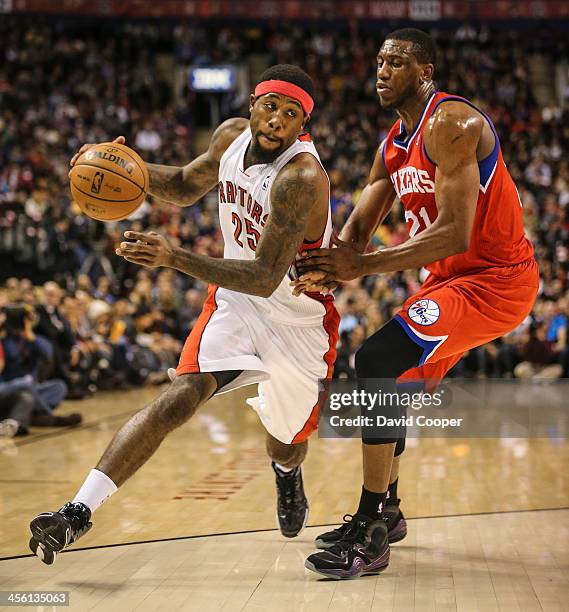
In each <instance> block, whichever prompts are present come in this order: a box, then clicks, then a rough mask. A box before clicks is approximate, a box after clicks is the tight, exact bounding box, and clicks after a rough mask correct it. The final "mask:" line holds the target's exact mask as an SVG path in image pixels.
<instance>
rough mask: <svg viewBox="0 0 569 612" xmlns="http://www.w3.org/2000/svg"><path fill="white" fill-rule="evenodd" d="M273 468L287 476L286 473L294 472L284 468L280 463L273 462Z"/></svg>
mask: <svg viewBox="0 0 569 612" xmlns="http://www.w3.org/2000/svg"><path fill="white" fill-rule="evenodd" d="M275 467H276V468H277V469H278V470H279V472H282V473H283V474H288V472H292V470H294V468H287V467H284V466H282V465H281V464H280V463H277V462H276V461H275Z"/></svg>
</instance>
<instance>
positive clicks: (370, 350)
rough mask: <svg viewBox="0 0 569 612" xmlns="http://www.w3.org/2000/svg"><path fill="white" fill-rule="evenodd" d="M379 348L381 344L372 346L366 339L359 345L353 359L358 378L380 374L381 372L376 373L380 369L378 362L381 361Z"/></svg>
mask: <svg viewBox="0 0 569 612" xmlns="http://www.w3.org/2000/svg"><path fill="white" fill-rule="evenodd" d="M381 350H382V347H381V345H377V344H376V345H375V346H374V345H372V344H371V343H368V342H367V341H366V342H364V343H363V344H362V345H361V346H360V348H359V349H358V350H357V351H356V355H355V360H354V363H355V367H356V375H357V377H358V378H371V377H373V376H376V377H377V376H381V374H378V372H380V371H381V364H380V363H379V362H380V361H381V357H380V354H381V353H380V351H381Z"/></svg>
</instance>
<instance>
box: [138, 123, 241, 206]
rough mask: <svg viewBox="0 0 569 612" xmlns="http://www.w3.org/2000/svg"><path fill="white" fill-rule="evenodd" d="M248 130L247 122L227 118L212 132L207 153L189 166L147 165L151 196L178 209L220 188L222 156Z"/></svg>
mask: <svg viewBox="0 0 569 612" xmlns="http://www.w3.org/2000/svg"><path fill="white" fill-rule="evenodd" d="M248 127H249V120H248V119H243V118H241V117H235V118H233V119H227V121H224V122H223V123H222V124H221V125H220V126H219V127H218V128H217V129H216V130H215V132H214V133H213V135H212V137H211V140H210V143H209V147H208V149H207V151H206V152H205V153H203V154H202V155H200V156H199V157H196V159H194V160H193V161H191V162H190V163H189V164H187V165H186V166H181V167H180V166H161V165H159V164H146V167H147V168H148V173H149V175H150V187H149V189H148V191H149V193H150V194H151V195H153V196H156V197H158V198H161V199H162V200H166V201H167V202H172V203H173V204H177V205H178V206H191V205H192V204H195V203H196V202H197V201H198V200H199V199H200V198H202V197H203V196H204V195H205V194H206V193H207V192H208V191H210V189H213V188H214V187H215V186H216V185H217V181H218V174H219V161H220V160H221V157H222V155H223V154H224V153H225V151H226V150H227V148H228V147H229V145H230V144H231V143H232V142H233V141H234V140H235V139H236V138H237V137H238V136H239V134H241V133H242V132H243V131H244V130H245V129H246V128H248Z"/></svg>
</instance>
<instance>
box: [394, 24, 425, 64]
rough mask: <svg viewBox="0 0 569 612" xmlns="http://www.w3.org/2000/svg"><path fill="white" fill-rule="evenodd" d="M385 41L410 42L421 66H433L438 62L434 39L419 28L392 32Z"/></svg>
mask: <svg viewBox="0 0 569 612" xmlns="http://www.w3.org/2000/svg"><path fill="white" fill-rule="evenodd" d="M385 40H409V41H411V42H412V43H413V53H414V55H415V57H416V58H417V61H418V62H419V64H433V66H434V65H436V62H437V45H436V44H435V41H434V39H433V37H432V36H431V35H430V34H428V33H427V32H423V30H419V29H417V28H401V29H400V30H394V31H393V32H390V33H389V34H388V35H387V36H386V37H385Z"/></svg>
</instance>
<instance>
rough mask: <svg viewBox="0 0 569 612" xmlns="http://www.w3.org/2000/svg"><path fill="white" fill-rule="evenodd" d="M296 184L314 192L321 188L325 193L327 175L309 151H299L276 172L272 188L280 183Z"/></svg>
mask: <svg viewBox="0 0 569 612" xmlns="http://www.w3.org/2000/svg"><path fill="white" fill-rule="evenodd" d="M293 183H294V184H298V186H299V188H301V189H302V188H303V187H304V188H306V189H307V190H309V191H314V193H315V194H317V193H318V191H320V190H321V189H324V193H325V194H327V189H328V177H327V175H326V172H325V171H324V168H323V167H322V165H321V164H320V162H319V161H318V160H317V159H316V157H314V155H312V154H310V153H304V152H303V153H299V154H298V155H295V156H294V157H293V158H292V159H291V160H290V161H289V162H288V164H286V166H285V167H284V168H283V169H282V170H281V171H280V172H279V173H278V175H277V178H276V181H275V185H274V186H273V190H275V188H277V187H278V185H279V184H280V185H281V186H282V185H288V186H292V184H293Z"/></svg>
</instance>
